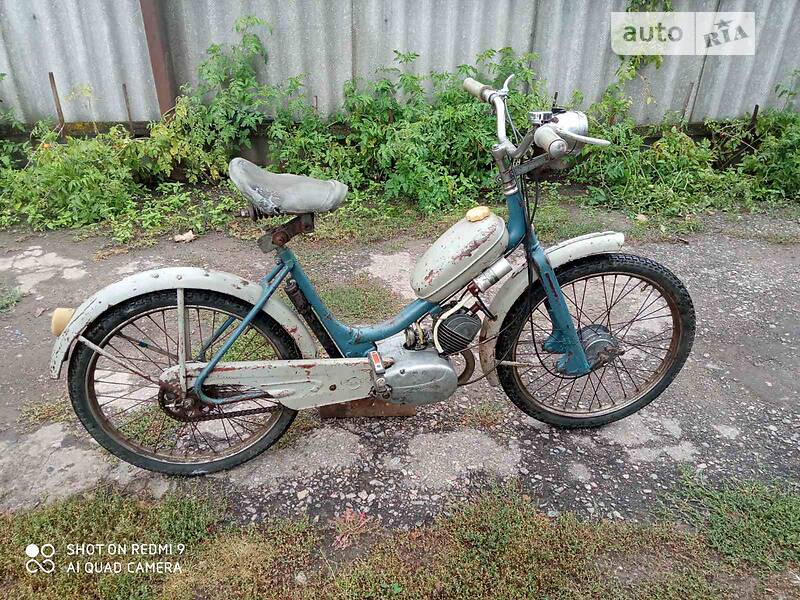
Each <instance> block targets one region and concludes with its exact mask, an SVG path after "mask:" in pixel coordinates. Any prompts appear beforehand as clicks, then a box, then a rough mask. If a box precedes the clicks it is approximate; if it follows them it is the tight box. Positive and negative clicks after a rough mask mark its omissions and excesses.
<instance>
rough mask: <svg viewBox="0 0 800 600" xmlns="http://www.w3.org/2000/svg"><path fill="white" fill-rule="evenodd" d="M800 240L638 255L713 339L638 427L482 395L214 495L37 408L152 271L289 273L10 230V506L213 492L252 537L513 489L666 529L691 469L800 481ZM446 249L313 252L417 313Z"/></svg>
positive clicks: (785, 231) (761, 238) (211, 244)
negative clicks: (94, 301) (130, 286)
mask: <svg viewBox="0 0 800 600" xmlns="http://www.w3.org/2000/svg"><path fill="white" fill-rule="evenodd" d="M748 232H751V233H752V235H749V234H748ZM776 232H777V233H778V234H779V235H773V233H776ZM799 232H800V226H798V224H797V223H792V222H789V223H787V222H786V221H778V220H770V219H768V218H766V217H758V218H749V219H744V220H740V221H736V222H734V223H731V222H729V221H726V220H723V219H718V220H717V221H714V222H713V224H712V226H711V227H710V229H707V230H706V232H705V233H702V234H697V235H692V236H688V237H686V238H685V241H686V242H688V243H670V244H666V243H646V244H640V245H634V246H631V247H629V248H627V250H628V251H631V252H635V253H638V254H642V255H645V256H649V257H651V258H654V259H656V260H658V261H660V262H663V263H664V264H665V265H667V266H668V267H669V268H671V269H672V270H673V271H674V272H675V273H676V274H677V275H678V276H679V277H681V278H682V279H683V280H684V281H685V282H686V284H687V286H688V288H689V290H690V292H691V294H692V296H693V299H694V302H695V306H696V310H697V324H698V325H697V337H696V341H695V346H694V350H693V352H692V355H691V357H690V358H689V361H688V362H687V364H686V366H685V367H684V369H683V371H682V373H681V374H680V376H679V377H678V379H677V380H676V381H675V383H674V384H673V385H672V386H671V387H670V388H669V389H668V390H667V391H666V392H665V393H664V394H663V395H662V396H661V397H660V398H658V399H657V400H656V401H655V402H653V403H652V404H651V405H650V406H648V407H647V408H646V409H644V410H642V411H641V412H639V413H637V414H636V415H633V416H631V417H629V418H628V419H625V420H623V421H621V422H618V423H615V424H613V425H610V426H607V427H604V428H600V429H596V430H591V431H583V432H577V433H576V432H567V431H561V430H558V429H554V428H551V427H549V426H547V425H544V424H541V423H539V422H537V421H534V420H533V419H530V418H529V417H527V416H526V415H524V414H523V413H521V412H520V411H518V410H517V409H516V408H515V407H514V406H513V405H512V404H511V403H510V401H508V399H507V398H506V397H505V395H504V394H503V392H502V390H499V389H495V388H492V387H491V386H489V385H488V384H487V383H486V381H481V382H479V383H477V384H475V385H473V386H470V387H468V388H460V389H459V391H458V392H457V393H456V395H455V396H454V397H453V398H452V399H451V400H450V401H448V402H445V403H441V404H438V405H433V406H426V407H421V408H420V409H419V412H418V414H417V415H416V416H414V417H407V418H393V419H375V418H373V419H349V420H328V421H319V420H316V419H313V420H311V423H312V426H311V427H310V428H308V429H307V430H306V431H304V432H302V433H300V434H298V435H295V436H293V439H292V441H291V443H288V444H285V445H283V447H281V448H278V449H273V450H269V451H267V452H266V453H264V454H262V455H261V456H259V457H257V458H256V459H254V460H253V461H251V462H249V463H247V464H245V465H243V466H241V467H239V468H236V469H234V470H232V471H228V472H224V473H219V474H216V475H213V476H210V477H206V478H204V479H201V480H198V479H193V480H185V479H176V478H169V477H164V476H160V475H154V474H151V473H148V472H146V471H142V470H140V469H137V468H135V467H131V466H129V465H127V464H125V463H121V462H119V461H117V460H116V459H115V458H114V457H112V456H110V455H108V454H107V453H106V452H105V451H103V450H101V449H100V448H99V447H98V446H97V445H96V444H95V443H94V442H93V440H92V439H91V438H90V437H89V436H88V434H86V433H85V431H83V429H82V428H81V427H80V425H79V424H78V423H77V421H76V419H74V417H73V418H67V419H66V420H65V421H59V422H54V423H45V424H39V425H36V426H33V427H31V426H29V425H24V424H22V423H21V422H20V415H21V411H22V409H23V407H25V406H31V405H36V404H39V403H52V402H64V403H68V400H67V399H66V393H65V384H64V382H63V381H52V380H51V379H49V375H48V369H47V365H48V361H49V357H50V351H51V348H52V341H53V340H52V338H51V336H50V333H49V311H50V310H52V309H53V308H55V307H56V306H70V305H77V304H79V303H80V302H81V301H82V300H83V299H84V298H85V297H86V296H87V295H88V294H89V293H91V292H92V291H94V290H96V289H99V288H100V287H102V286H104V285H106V284H108V283H111V282H113V281H115V280H118V279H120V278H121V277H122V276H124V275H126V274H130V273H134V272H137V271H140V270H144V269H148V268H153V267H157V266H174V265H192V266H203V267H210V268H216V269H221V270H228V271H232V272H235V273H237V274H240V275H243V276H246V277H250V278H256V277H257V276H258V275H259V274H261V273H263V272H264V271H265V270H266V268H267V265H268V264H269V262H270V261H269V259H268V258H265V257H264V256H263V255H262V254H261V253H260V252H259V251H258V250H257V248H256V247H255V244H254V243H253V242H243V241H239V240H235V239H231V238H226V237H223V236H218V235H210V236H206V237H203V238H200V239H198V240H196V241H194V242H193V243H191V244H185V245H184V244H174V243H172V242H170V241H168V240H164V241H162V242H161V243H159V244H158V245H157V246H154V247H150V248H144V249H139V250H134V251H131V252H129V253H127V254H120V255H112V256H109V257H107V258H105V259H103V260H95V259H94V258H93V257H94V256H95V254H96V253H97V252H98V251H99V250H101V248H102V245H103V241H102V240H100V239H88V240H83V241H75V239H74V237H73V235H72V234H70V233H67V232H56V233H47V234H37V235H30V234H21V233H14V232H0V282H1V283H5V284H6V285H12V286H19V287H20V288H21V289H22V291H23V292H24V293H25V296H24V297H23V299H22V300H21V301H20V303H19V304H17V306H16V307H15V308H14V310H13V311H11V312H10V313H8V314H6V315H4V316H0V344H2V347H3V349H4V352H3V354H4V357H5V363H6V365H5V368H4V369H3V370H2V372H1V373H0V389H2V390H3V392H4V393H3V394H2V399H0V422H1V423H2V425H3V427H2V433H0V489H2V496H1V497H0V505H2V507H3V508H6V509H11V510H16V509H25V508H30V507H33V506H36V505H39V504H41V503H43V502H48V501H51V500H53V499H56V498H60V497H65V496H69V495H72V494H75V493H79V492H82V491H85V490H89V489H92V488H94V487H96V486H97V485H99V484H101V483H103V482H114V483H117V484H119V485H121V486H125V487H126V488H128V489H129V490H131V492H136V493H140V492H146V493H149V494H152V495H154V496H160V495H162V494H164V493H165V492H167V491H168V490H171V489H181V488H184V487H186V486H195V485H197V484H198V481H199V482H200V484H201V485H209V486H212V488H214V489H215V490H219V491H221V492H224V493H225V494H226V495H227V496H228V497H229V498H230V499H231V501H232V504H233V506H234V507H235V511H234V514H233V517H234V518H235V519H237V520H240V521H259V520H261V519H264V518H267V517H269V516H273V515H276V514H279V515H294V514H307V515H309V516H310V517H311V518H312V519H314V520H317V519H323V520H325V519H328V518H330V517H332V516H334V515H337V514H339V513H341V512H342V511H344V510H345V509H346V508H347V507H353V508H355V509H358V510H362V511H365V512H369V513H370V514H372V515H377V516H379V517H380V518H381V519H382V520H383V522H384V523H385V524H386V525H388V526H396V527H402V528H407V527H409V526H414V525H418V524H421V523H423V522H425V521H427V520H429V519H430V518H431V517H432V516H435V515H437V514H440V513H442V512H447V510H448V507H449V506H451V505H452V504H453V503H454V502H457V501H461V500H464V499H468V498H471V497H474V496H476V495H478V494H479V493H481V492H482V491H484V490H486V489H487V487H489V486H492V485H495V484H496V483H497V482H510V481H513V482H517V483H518V484H519V485H520V486H522V487H523V488H524V489H525V490H526V493H527V494H528V495H530V496H531V498H533V499H535V500H536V501H537V502H538V504H539V505H540V506H541V508H542V510H543V511H545V512H546V513H547V514H549V515H556V514H559V513H561V512H564V511H575V512H577V513H579V514H582V515H584V516H586V517H607V518H612V519H643V518H647V517H648V515H650V514H652V510H654V509H655V508H656V506H657V501H656V499H657V497H659V496H660V495H663V494H664V493H665V492H668V491H669V490H671V489H674V488H675V486H676V485H677V484H678V482H679V480H680V477H681V473H682V471H683V470H684V469H686V468H690V469H693V470H696V471H702V472H703V473H704V474H706V475H707V476H708V477H709V478H711V479H712V480H713V479H721V478H729V477H742V478H758V479H772V478H779V479H783V480H789V481H793V482H797V474H798V472H799V469H798V468H799V467H800V450H798V447H800V409H798V400H800V397H799V396H800V383H798V378H797V375H798V373H800V353H798V346H800V288H799V287H798V282H800V245H798V244H797V243H793V242H792V240H796V239H797V236H798V233H799ZM749 237H750V238H752V239H748V238H749ZM775 242H782V243H775ZM428 243H429V241H427V240H418V239H412V240H409V241H407V242H399V241H398V240H392V241H391V242H387V243H384V244H374V245H362V246H358V247H353V246H347V245H342V246H338V247H331V245H330V244H327V245H323V244H313V243H312V244H308V245H305V246H304V247H302V248H301V252H300V254H301V256H302V255H305V256H307V257H308V260H307V261H306V262H305V263H304V265H305V266H306V268H307V270H308V271H309V273H310V274H311V275H312V276H314V277H315V278H316V279H317V281H329V282H334V283H335V282H337V281H338V282H344V281H347V279H348V278H351V277H353V276H356V275H358V274H359V273H367V274H369V275H370V276H372V277H373V278H377V279H379V280H382V281H384V282H385V285H386V286H387V287H388V288H391V289H392V290H394V291H395V292H396V293H397V294H399V295H401V296H406V297H408V296H409V294H410V288H409V286H408V283H407V281H408V272H409V271H410V269H411V267H412V265H413V262H414V260H415V258H416V257H417V256H419V255H420V254H421V253H422V251H424V249H425V247H427V245H428ZM307 421H308V420H307Z"/></svg>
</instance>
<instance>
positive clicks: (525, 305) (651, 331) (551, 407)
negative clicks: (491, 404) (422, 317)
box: [495, 254, 695, 428]
mask: <svg viewBox="0 0 800 600" xmlns="http://www.w3.org/2000/svg"><path fill="white" fill-rule="evenodd" d="M556 277H557V278H558V282H559V284H560V286H561V291H562V293H563V294H564V297H565V299H566V303H567V307H568V309H569V311H570V314H571V315H572V322H573V324H574V325H575V329H576V330H577V331H578V335H579V337H580V338H581V339H582V340H583V344H584V347H588V346H589V344H590V343H591V342H592V341H593V340H597V339H602V340H605V341H606V342H607V346H608V347H611V346H614V347H615V351H614V352H613V353H611V356H613V358H610V359H607V360H604V361H602V360H601V361H598V364H597V366H596V368H595V369H593V370H592V371H590V372H589V373H588V374H586V375H583V376H581V377H572V376H568V375H563V374H561V373H559V372H558V371H557V370H556V362H557V360H558V359H559V358H560V355H559V354H551V353H548V352H546V351H545V350H544V348H543V347H542V343H543V342H544V341H545V339H546V338H547V337H548V335H549V334H550V333H551V332H552V323H551V321H550V318H549V316H548V313H547V310H546V295H545V292H544V289H543V288H542V286H541V285H540V284H539V282H535V283H534V289H533V290H531V293H530V294H527V293H526V294H523V295H522V296H521V297H520V298H519V300H517V302H516V303H515V304H514V306H513V307H512V308H511V310H510V311H509V312H508V314H507V315H506V318H505V320H504V322H503V325H502V327H501V333H500V335H499V337H498V340H497V345H496V349H495V359H496V360H497V362H498V367H497V375H498V378H499V380H500V383H501V385H502V386H503V389H504V390H505V392H506V394H507V395H508V397H509V398H510V399H511V401H512V402H514V404H516V405H517V406H518V407H519V408H520V409H522V410H523V411H524V412H526V413H527V414H529V415H530V416H531V417H533V418H535V419H538V420H540V421H543V422H545V423H549V424H551V425H555V426H559V427H566V428H576V427H595V426H598V425H604V424H606V423H611V422H613V421H617V420H619V419H622V418H624V417H626V416H628V415H630V414H632V413H634V412H636V411H638V410H639V409H641V408H643V407H644V406H646V405H647V404H649V403H650V402H652V401H653V400H654V399H655V398H657V397H658V396H659V395H660V394H661V393H662V392H663V391H664V390H665V389H666V388H667V386H669V384H670V383H671V382H672V380H673V379H675V376H676V375H677V374H678V372H679V371H680V370H681V367H683V364H684V363H685V362H686V358H687V357H688V356H689V352H690V350H691V348H692V342H693V341H694V329H695V316H694V307H693V305H692V300H691V298H690V297H689V293H688V291H687V290H686V288H685V286H684V285H683V284H682V283H681V281H680V280H679V279H678V278H677V277H676V276H675V275H674V274H673V273H672V272H671V271H669V269H667V268H666V267H663V266H662V265H660V264H658V263H656V262H654V261H652V260H649V259H646V258H641V257H639V256H633V255H629V254H603V255H597V256H591V257H588V258H586V259H583V260H579V261H575V262H573V263H569V264H567V265H564V266H563V267H561V268H559V269H557V270H556Z"/></svg>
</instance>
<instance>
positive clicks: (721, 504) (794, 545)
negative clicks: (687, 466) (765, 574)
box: [675, 478, 800, 570]
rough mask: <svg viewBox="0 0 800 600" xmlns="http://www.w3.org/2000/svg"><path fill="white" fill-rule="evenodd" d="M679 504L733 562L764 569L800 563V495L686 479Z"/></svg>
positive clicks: (748, 484)
mask: <svg viewBox="0 0 800 600" xmlns="http://www.w3.org/2000/svg"><path fill="white" fill-rule="evenodd" d="M675 500H676V509H677V510H678V511H679V513H680V514H681V515H682V516H683V517H684V518H685V519H686V520H687V521H688V522H689V523H691V524H692V525H693V526H694V527H696V528H697V529H699V530H701V531H703V532H704V534H705V537H706V539H707V541H708V545H709V546H710V547H711V548H712V549H713V550H714V551H716V552H718V553H719V554H720V555H721V556H723V557H724V558H725V559H726V560H728V561H729V562H731V563H732V564H734V565H739V564H745V565H747V566H749V567H754V568H757V569H762V570H775V569H780V568H782V567H783V566H784V565H786V564H787V563H794V564H800V494H798V493H797V492H796V491H795V492H793V491H789V490H787V489H785V488H782V487H780V486H778V485H771V484H765V483H759V482H734V483H728V484H724V485H722V486H721V487H712V486H710V485H709V484H708V483H705V482H702V481H698V480H695V479H690V478H687V479H686V481H685V483H684V487H683V489H682V492H681V494H680V495H679V496H677V498H676V499H675Z"/></svg>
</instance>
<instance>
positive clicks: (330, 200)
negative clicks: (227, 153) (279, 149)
mask: <svg viewBox="0 0 800 600" xmlns="http://www.w3.org/2000/svg"><path fill="white" fill-rule="evenodd" d="M228 176H229V177H230V178H231V181H233V183H234V184H235V185H236V187H237V188H239V190H240V191H241V192H242V193H243V194H244V195H245V196H246V197H247V198H248V200H250V202H252V203H253V206H255V207H256V208H257V209H258V210H259V211H260V212H261V213H262V214H263V215H264V216H273V215H283V214H293V215H301V214H306V213H324V212H329V211H332V210H336V209H337V208H338V207H339V205H340V204H341V203H342V202H343V201H344V199H345V197H346V196H347V186H346V185H345V184H343V183H341V182H339V181H335V180H333V179H329V180H327V181H326V180H322V179H314V178H313V177H304V176H302V175H291V174H289V173H286V174H279V173H270V172H269V171H265V170H264V169H262V168H260V167H259V166H257V165H254V164H253V163H251V162H250V161H249V160H245V159H244V158H234V159H233V160H232V161H231V162H230V165H229V166H228Z"/></svg>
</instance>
